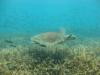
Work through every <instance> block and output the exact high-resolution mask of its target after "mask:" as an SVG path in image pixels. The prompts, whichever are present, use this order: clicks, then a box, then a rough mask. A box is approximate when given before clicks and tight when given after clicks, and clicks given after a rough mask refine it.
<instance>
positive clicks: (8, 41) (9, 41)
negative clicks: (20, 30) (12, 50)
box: [4, 40, 13, 43]
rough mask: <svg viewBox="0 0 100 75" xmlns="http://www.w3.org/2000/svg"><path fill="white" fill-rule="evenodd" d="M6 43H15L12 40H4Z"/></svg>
mask: <svg viewBox="0 0 100 75" xmlns="http://www.w3.org/2000/svg"><path fill="white" fill-rule="evenodd" d="M4 41H5V42H6V43H13V41H11V40H4Z"/></svg>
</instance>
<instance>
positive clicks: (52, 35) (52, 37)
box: [31, 29, 76, 47]
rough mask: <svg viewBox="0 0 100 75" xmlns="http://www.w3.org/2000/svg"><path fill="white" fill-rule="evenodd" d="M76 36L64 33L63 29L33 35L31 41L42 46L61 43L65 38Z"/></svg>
mask: <svg viewBox="0 0 100 75" xmlns="http://www.w3.org/2000/svg"><path fill="white" fill-rule="evenodd" d="M75 38H76V37H75V36H74V35H72V34H70V35H66V34H65V31H64V30H62V29H61V30H60V31H59V32H45V33H41V34H38V35H36V36H33V37H32V38H31V40H32V42H33V43H35V44H38V45H40V46H43V47H47V46H54V45H57V44H63V43H64V42H65V41H67V40H74V39H75Z"/></svg>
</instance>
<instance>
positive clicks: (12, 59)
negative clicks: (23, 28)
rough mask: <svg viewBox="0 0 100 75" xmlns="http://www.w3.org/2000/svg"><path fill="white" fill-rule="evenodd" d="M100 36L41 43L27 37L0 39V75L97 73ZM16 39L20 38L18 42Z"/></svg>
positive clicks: (99, 71)
mask: <svg viewBox="0 0 100 75" xmlns="http://www.w3.org/2000/svg"><path fill="white" fill-rule="evenodd" d="M99 40H100V39H99V38H98V40H97V38H96V39H93V38H91V39H90V38H86V39H82V40H78V39H76V40H73V41H71V42H70V41H69V43H66V44H65V45H59V46H54V47H50V48H48V47H46V48H45V47H44V46H43V47H42V46H39V45H35V44H33V43H30V44H29V42H28V41H29V37H27V38H26V37H25V36H24V37H22V36H21V37H20V36H18V37H16V38H15V37H14V38H10V39H7V38H6V39H5V38H3V39H2V40H1V41H0V75H100V41H99ZM18 41H19V42H18Z"/></svg>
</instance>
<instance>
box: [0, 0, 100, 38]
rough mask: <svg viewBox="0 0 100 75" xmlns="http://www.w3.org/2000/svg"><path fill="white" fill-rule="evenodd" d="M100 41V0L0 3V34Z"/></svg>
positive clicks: (10, 0)
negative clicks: (53, 34)
mask: <svg viewBox="0 0 100 75" xmlns="http://www.w3.org/2000/svg"><path fill="white" fill-rule="evenodd" d="M60 27H65V29H66V32H71V33H73V34H76V35H79V36H90V37H94V36H96V37H100V1H99V0H0V33H1V34H4V35H7V34H15V33H20V34H37V33H40V32H46V31H56V30H58V29H59V28H60Z"/></svg>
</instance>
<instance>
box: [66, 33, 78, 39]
mask: <svg viewBox="0 0 100 75" xmlns="http://www.w3.org/2000/svg"><path fill="white" fill-rule="evenodd" d="M75 39H76V36H75V35H72V34H70V35H66V36H65V40H75Z"/></svg>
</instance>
